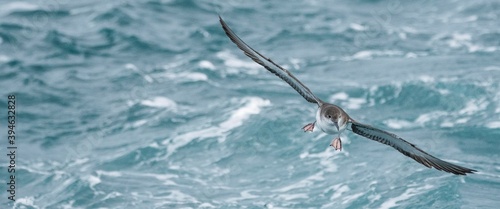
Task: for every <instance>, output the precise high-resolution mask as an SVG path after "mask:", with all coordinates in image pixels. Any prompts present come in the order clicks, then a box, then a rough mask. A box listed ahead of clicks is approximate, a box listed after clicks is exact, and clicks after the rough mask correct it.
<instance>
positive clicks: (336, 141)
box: [330, 137, 342, 151]
mask: <svg viewBox="0 0 500 209" xmlns="http://www.w3.org/2000/svg"><path fill="white" fill-rule="evenodd" d="M330 146H332V147H333V148H335V150H340V151H342V140H340V137H337V138H335V139H333V140H332V142H331V143H330Z"/></svg>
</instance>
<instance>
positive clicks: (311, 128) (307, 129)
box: [302, 122, 316, 132]
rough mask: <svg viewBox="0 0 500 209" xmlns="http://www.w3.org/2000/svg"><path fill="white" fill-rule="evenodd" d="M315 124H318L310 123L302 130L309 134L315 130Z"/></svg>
mask: <svg viewBox="0 0 500 209" xmlns="http://www.w3.org/2000/svg"><path fill="white" fill-rule="evenodd" d="M315 123H316V122H314V123H309V124H307V125H305V126H304V127H302V130H304V132H307V131H309V132H312V131H313V130H314V124H315Z"/></svg>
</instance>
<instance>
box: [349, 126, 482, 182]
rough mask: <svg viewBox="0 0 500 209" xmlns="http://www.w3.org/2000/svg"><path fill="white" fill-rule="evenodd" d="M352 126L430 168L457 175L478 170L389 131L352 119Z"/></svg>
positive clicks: (363, 134) (362, 134) (362, 133)
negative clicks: (436, 154)
mask: <svg viewBox="0 0 500 209" xmlns="http://www.w3.org/2000/svg"><path fill="white" fill-rule="evenodd" d="M351 128H352V131H353V132H354V133H356V134H358V135H360V136H363V137H366V138H369V139H371V140H375V141H378V142H380V143H383V144H386V145H389V146H391V147H394V148H395V149H397V150H398V151H399V152H401V153H403V154H404V155H406V156H408V157H411V158H412V159H413V160H415V161H417V162H419V163H421V164H423V165H425V166H427V167H429V168H431V167H434V168H436V169H438V170H442V171H446V172H448V173H453V174H456V175H466V174H467V173H473V172H476V170H473V169H469V168H465V167H462V166H458V165H455V164H452V163H449V162H446V161H444V160H441V159H439V158H436V157H434V156H432V155H430V154H428V153H426V152H424V151H423V150H421V149H419V148H418V147H416V146H415V145H414V144H412V143H410V142H407V141H406V140H404V139H402V138H401V137H399V136H397V135H395V134H393V133H389V132H387V131H384V130H380V129H377V128H374V127H372V126H368V125H365V124H361V123H358V122H355V121H352V124H351Z"/></svg>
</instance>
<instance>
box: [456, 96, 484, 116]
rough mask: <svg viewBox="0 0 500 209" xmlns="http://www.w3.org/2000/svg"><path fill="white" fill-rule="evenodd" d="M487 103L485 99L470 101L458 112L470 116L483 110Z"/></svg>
mask: <svg viewBox="0 0 500 209" xmlns="http://www.w3.org/2000/svg"><path fill="white" fill-rule="evenodd" d="M488 104H489V102H488V101H486V100H485V99H474V100H470V101H468V102H467V104H465V107H464V108H463V109H461V110H459V111H458V113H459V114H464V115H472V114H474V113H476V112H478V111H481V110H485V109H486V107H487V106H488Z"/></svg>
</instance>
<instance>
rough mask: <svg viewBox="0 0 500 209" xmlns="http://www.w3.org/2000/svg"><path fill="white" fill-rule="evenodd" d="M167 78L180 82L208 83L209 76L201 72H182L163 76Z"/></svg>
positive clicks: (168, 73)
mask: <svg viewBox="0 0 500 209" xmlns="http://www.w3.org/2000/svg"><path fill="white" fill-rule="evenodd" d="M163 76H164V77H166V78H169V79H172V80H179V81H206V80H208V76H207V75H205V74H203V73H199V72H180V73H172V72H167V73H165V74H164V75H163Z"/></svg>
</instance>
